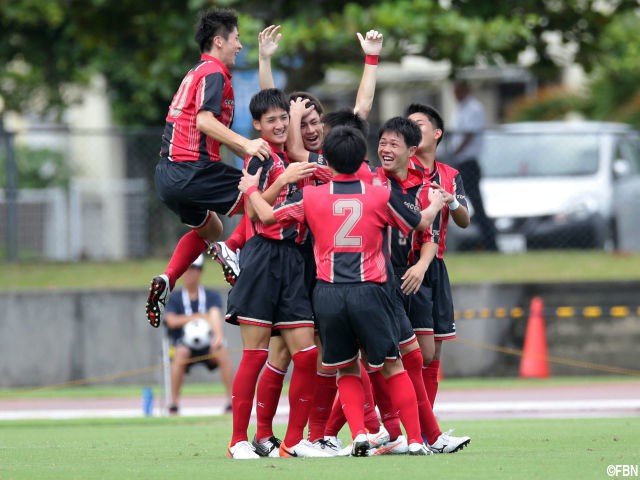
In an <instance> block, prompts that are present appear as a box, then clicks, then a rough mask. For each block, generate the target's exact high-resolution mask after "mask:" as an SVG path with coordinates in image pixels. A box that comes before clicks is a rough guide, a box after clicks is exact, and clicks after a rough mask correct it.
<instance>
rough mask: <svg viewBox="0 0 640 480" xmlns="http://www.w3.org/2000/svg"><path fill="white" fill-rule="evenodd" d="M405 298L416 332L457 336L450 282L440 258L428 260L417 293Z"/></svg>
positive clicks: (438, 336)
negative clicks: (427, 265)
mask: <svg viewBox="0 0 640 480" xmlns="http://www.w3.org/2000/svg"><path fill="white" fill-rule="evenodd" d="M404 299H405V307H406V309H407V314H408V316H409V320H410V321H411V324H412V325H413V329H414V331H415V332H416V334H417V335H434V336H435V339H436V340H452V339H454V338H456V322H455V320H454V312H453V296H452V295H451V284H450V283H449V274H448V273H447V267H446V265H445V264H444V261H443V260H442V259H440V258H434V259H433V260H432V261H431V264H430V265H429V268H428V269H427V272H426V273H425V275H424V280H423V282H422V285H421V286H420V290H419V291H418V293H416V294H415V295H405V296H404Z"/></svg>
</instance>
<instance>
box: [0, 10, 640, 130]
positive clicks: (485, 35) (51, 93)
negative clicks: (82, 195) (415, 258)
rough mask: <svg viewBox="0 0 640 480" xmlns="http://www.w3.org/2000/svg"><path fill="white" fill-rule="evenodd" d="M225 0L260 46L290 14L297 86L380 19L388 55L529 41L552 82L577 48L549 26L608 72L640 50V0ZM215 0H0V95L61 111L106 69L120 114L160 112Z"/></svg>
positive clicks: (457, 62)
mask: <svg viewBox="0 0 640 480" xmlns="http://www.w3.org/2000/svg"><path fill="white" fill-rule="evenodd" d="M215 3H216V4H217V5H220V6H230V7H233V8H236V9H237V10H238V11H239V12H241V24H240V32H241V39H242V42H243V44H244V45H245V47H246V48H247V49H249V50H251V47H254V46H255V44H256V37H257V32H258V31H259V30H260V29H261V28H262V27H264V26H265V25H268V24H271V23H276V24H281V25H282V26H283V29H282V31H283V35H284V38H283V41H282V44H281V48H280V51H279V52H278V55H277V57H276V58H275V59H274V60H275V61H276V62H277V65H276V66H278V67H280V68H282V69H283V70H284V71H285V72H286V73H287V76H288V82H289V84H288V86H287V87H288V88H289V89H299V88H308V87H309V86H310V85H313V84H314V83H316V82H317V81H319V80H321V79H322V77H323V75H324V71H325V70H326V68H327V67H329V66H332V65H337V64H353V63H354V62H357V63H359V62H360V61H361V57H362V53H361V51H360V47H359V44H358V42H357V39H356V32H358V31H359V32H364V31H366V30H369V29H371V28H375V29H377V30H380V31H382V32H383V33H384V35H385V51H384V54H385V58H388V59H398V58H400V57H401V56H402V55H404V54H406V53H414V54H420V55H424V56H427V57H429V58H431V59H433V60H440V59H448V60H450V61H451V62H452V64H453V65H454V66H455V67H464V66H468V65H472V64H474V63H477V62H479V61H480V62H484V63H487V64H494V65H501V64H505V63H512V62H515V61H516V59H517V58H518V55H519V54H520V53H521V52H522V51H523V50H524V49H525V48H529V49H532V50H533V51H535V53H536V57H537V62H535V63H534V64H533V65H532V67H531V68H532V70H533V72H534V74H535V75H536V76H537V77H538V78H540V79H541V81H542V83H547V82H552V81H554V80H555V79H556V78H557V76H558V64H559V63H560V62H562V61H565V60H566V59H563V58H558V54H557V49H556V50H554V49H552V48H549V45H548V42H547V40H546V37H545V32H558V35H559V38H560V39H561V41H562V43H564V44H569V43H573V44H574V45H575V51H574V59H575V61H577V62H578V63H580V64H581V65H583V66H584V67H585V69H586V70H587V71H594V74H595V75H596V77H597V78H600V79H601V82H604V83H606V81H607V79H609V80H612V79H613V78H617V76H618V75H620V74H623V73H624V72H625V69H628V68H631V67H629V66H623V65H621V64H619V63H618V62H617V61H616V60H617V59H615V58H608V57H609V53H610V52H611V51H616V52H617V51H618V50H620V49H622V50H625V49H626V50H625V51H624V52H622V53H623V54H624V55H625V57H627V56H628V58H631V57H630V55H631V53H632V51H634V49H637V48H638V43H639V42H638V40H636V38H635V37H637V35H635V37H633V35H631V33H632V32H633V29H632V28H634V27H633V25H626V24H625V21H626V20H625V19H628V18H630V17H634V18H635V21H636V22H637V17H635V14H633V13H631V12H633V11H634V10H635V9H637V8H638V1H637V0H610V1H605V0H564V1H563V0H542V1H541V0H520V1H518V2H512V1H505V2H478V1H472V0H383V1H359V2H343V1H336V0H324V1H323V0H304V1H300V0H272V1H270V2H263V1H255V0H244V1H239V0H227V1H218V2H215ZM212 4H213V2H211V1H207V0H189V1H187V2H174V1H172V0H156V1H154V2H153V3H152V2H149V1H148V0H117V1H108V0H22V1H20V2H14V1H11V0H0V7H1V8H0V28H1V29H2V31H3V41H2V42H0V58H2V59H3V62H2V65H0V96H2V98H3V100H4V103H5V109H7V110H16V111H25V110H27V109H29V110H39V111H60V110H61V109H62V108H64V106H66V105H68V104H69V103H70V102H73V101H74V100H76V98H75V97H74V95H73V93H72V92H73V91H74V90H73V89H69V88H67V87H68V86H69V85H72V84H80V85H82V84H84V83H85V82H86V81H87V80H88V79H89V78H90V77H91V76H92V75H93V74H94V73H95V72H102V73H103V74H104V75H105V77H106V78H107V80H108V84H109V95H110V98H111V101H112V105H113V108H114V112H115V114H116V118H117V119H118V121H119V122H121V123H123V124H129V125H132V124H158V123H159V122H161V121H162V119H163V118H164V115H165V113H166V107H167V104H168V102H169V101H170V98H171V96H172V95H173V92H174V90H175V88H176V86H177V85H178V83H179V81H180V79H181V77H182V76H183V75H184V72H185V70H186V69H187V68H189V66H190V65H192V64H193V63H194V61H195V60H196V59H197V58H198V52H197V47H196V45H195V43H194V41H193V26H194V24H195V19H196V16H197V13H198V11H200V10H201V9H203V8H207V7H210V6H212ZM636 27H637V25H636ZM635 31H637V28H636V30H635ZM603 35H604V37H603ZM630 35H631V36H630ZM605 40H606V41H605ZM624 42H627V43H629V44H632V46H629V45H628V46H626V47H625V45H624V44H623V43H624ZM256 53H257V52H256V51H255V48H253V50H252V51H250V54H249V56H248V64H247V65H245V67H246V68H254V67H255V64H256V63H255V60H256ZM637 58H638V57H637V55H636V57H635V59H636V60H637ZM636 63H637V62H636ZM240 67H241V66H240ZM609 69H610V70H611V71H612V72H615V73H612V74H609V73H608V72H609ZM636 78H637V77H636ZM612 90H613V91H612V92H611V94H612V101H616V102H619V101H620V98H618V97H619V96H620V95H616V94H617V92H616V91H615V89H612Z"/></svg>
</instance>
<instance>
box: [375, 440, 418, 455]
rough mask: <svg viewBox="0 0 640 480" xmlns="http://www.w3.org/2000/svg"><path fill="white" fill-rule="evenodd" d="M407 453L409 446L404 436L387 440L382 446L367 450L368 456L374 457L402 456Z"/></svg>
mask: <svg viewBox="0 0 640 480" xmlns="http://www.w3.org/2000/svg"><path fill="white" fill-rule="evenodd" d="M408 451H409V445H408V444H407V439H406V438H405V436H404V435H399V436H398V438H396V439H395V440H389V441H388V442H387V443H385V444H384V445H382V446H380V447H377V448H371V449H369V456H371V457H373V456H376V455H402V454H405V453H407V452H408Z"/></svg>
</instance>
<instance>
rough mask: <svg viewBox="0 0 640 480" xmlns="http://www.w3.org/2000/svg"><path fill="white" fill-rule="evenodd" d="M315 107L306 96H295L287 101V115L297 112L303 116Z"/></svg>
mask: <svg viewBox="0 0 640 480" xmlns="http://www.w3.org/2000/svg"><path fill="white" fill-rule="evenodd" d="M315 108H316V107H314V106H313V104H312V103H311V102H310V101H309V99H308V98H302V97H297V98H296V99H295V100H291V101H290V102H289V115H297V114H299V115H300V117H304V116H305V115H306V114H307V113H309V112H311V111H313V110H315Z"/></svg>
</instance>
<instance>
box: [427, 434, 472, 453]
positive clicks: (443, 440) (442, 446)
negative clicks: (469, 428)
mask: <svg viewBox="0 0 640 480" xmlns="http://www.w3.org/2000/svg"><path fill="white" fill-rule="evenodd" d="M451 432H453V430H449V431H448V432H445V433H441V434H440V436H439V437H438V439H437V440H436V441H435V442H434V443H433V444H432V445H429V450H431V451H432V452H433V453H455V452H457V451H458V450H462V449H463V448H464V447H466V446H467V445H469V443H471V438H470V437H453V436H451Z"/></svg>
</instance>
